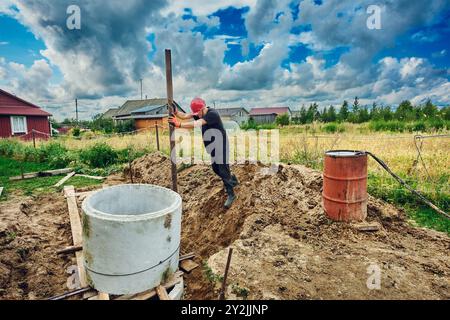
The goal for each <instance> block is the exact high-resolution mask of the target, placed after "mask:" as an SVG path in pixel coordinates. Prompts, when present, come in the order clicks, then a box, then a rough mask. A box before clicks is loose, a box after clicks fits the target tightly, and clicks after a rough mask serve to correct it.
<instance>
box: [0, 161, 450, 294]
mask: <svg viewBox="0 0 450 320" xmlns="http://www.w3.org/2000/svg"><path fill="white" fill-rule="evenodd" d="M261 169H264V167H263V166H260V165H254V164H245V165H237V166H233V168H232V170H233V173H235V174H236V175H237V177H238V179H239V180H240V185H239V186H238V187H237V188H236V193H237V195H238V199H237V200H236V202H235V203H234V204H233V206H232V208H231V209H229V210H228V211H227V210H225V209H224V208H223V203H224V202H225V192H224V190H223V185H222V182H221V181H220V179H219V178H218V177H216V176H215V174H214V173H213V171H212V170H211V169H210V167H208V166H200V165H194V166H191V167H189V168H184V169H183V170H181V171H180V172H179V174H178V185H179V192H180V194H181V196H182V198H183V221H182V243H181V250H182V253H187V252H190V251H193V252H195V253H196V254H197V257H196V261H197V262H198V263H199V264H201V267H199V268H197V269H195V270H194V271H193V272H192V273H190V274H189V275H187V277H186V283H187V288H186V289H187V294H186V298H187V299H216V298H217V288H218V285H220V281H219V280H218V279H219V277H218V276H217V275H221V274H222V273H223V269H224V264H225V261H226V254H227V250H228V247H229V246H232V247H233V248H234V254H233V259H232V263H231V269H230V274H229V282H228V284H229V286H228V290H229V292H228V293H229V295H228V296H229V297H235V298H245V297H246V298H249V299H257V298H264V299H334V298H336V299H371V298H377V299H387V298H399V299H412V298H414V299H422V298H431V299H449V298H450V283H449V274H450V259H449V258H448V252H449V251H448V250H449V249H450V239H449V237H448V236H447V235H446V234H443V233H439V232H435V231H432V230H427V229H421V228H415V227H413V226H411V225H410V224H409V223H408V221H407V220H406V218H405V216H404V214H403V213H402V212H400V211H398V210H397V209H396V208H394V207H393V206H390V205H388V204H386V203H384V202H383V201H380V200H377V199H374V198H370V199H369V208H368V219H367V220H368V221H371V222H378V223H379V225H380V226H381V229H380V230H379V231H376V232H361V231H358V230H357V229H355V228H354V227H352V226H351V225H348V224H343V223H335V222H332V221H330V220H328V219H327V218H326V217H325V215H324V212H323V210H322V207H321V188H322V178H321V174H320V173H319V172H317V171H314V170H311V169H308V168H305V167H303V166H291V165H289V166H288V165H283V166H280V168H279V170H278V172H277V173H275V174H274V175H266V174H263V173H262V170H261ZM131 171H132V174H133V179H134V181H135V182H140V183H152V184H157V185H161V186H165V187H170V185H171V180H170V160H169V159H168V158H167V157H166V156H164V155H162V154H160V153H155V154H151V155H146V156H144V157H142V158H139V159H136V160H135V161H134V162H133V163H132V169H131ZM129 173H130V172H129V171H128V170H126V171H125V172H124V174H123V175H113V176H111V177H108V179H107V180H106V182H105V184H106V185H114V184H119V183H128V182H129ZM77 191H82V190H77ZM78 204H79V205H80V202H79V203H78ZM71 243H72V239H71V232H70V225H69V216H68V211H67V204H66V200H65V198H64V196H63V195H62V194H50V195H43V196H38V197H34V198H24V197H20V198H19V197H18V198H17V199H16V198H14V199H11V200H8V201H6V202H1V203H0V299H39V298H48V297H50V296H53V295H56V294H61V293H64V292H66V291H68V288H67V286H66V283H67V278H68V277H69V274H67V271H66V270H67V269H68V267H70V266H72V265H75V259H74V255H68V256H64V257H59V256H57V255H56V253H55V252H56V251H57V250H58V249H61V248H63V247H65V246H68V245H71ZM371 265H376V266H377V267H378V268H379V271H380V272H381V288H380V290H369V289H368V288H367V285H366V282H367V279H368V277H369V274H368V273H367V271H368V267H370V266H371Z"/></svg>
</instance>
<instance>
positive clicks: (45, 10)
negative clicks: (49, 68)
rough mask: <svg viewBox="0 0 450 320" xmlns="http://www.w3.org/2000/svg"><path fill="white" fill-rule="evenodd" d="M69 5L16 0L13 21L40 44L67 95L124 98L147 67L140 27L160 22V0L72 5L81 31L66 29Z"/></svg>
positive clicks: (84, 1) (84, 0)
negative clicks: (77, 9) (77, 11)
mask: <svg viewBox="0 0 450 320" xmlns="http://www.w3.org/2000/svg"><path fill="white" fill-rule="evenodd" d="M71 4H73V1H70V0H61V1H58V2H57V3H49V2H48V1H44V0H18V1H17V3H16V5H17V8H18V9H19V13H18V14H17V18H18V19H19V20H20V21H21V22H22V23H23V24H24V25H26V26H28V27H29V28H30V29H31V31H32V32H33V33H34V34H35V35H36V36H37V37H39V38H40V39H42V41H43V42H44V43H45V46H46V47H47V49H46V50H43V51H42V52H41V54H42V55H43V56H44V57H46V58H48V59H49V60H50V61H51V62H52V63H53V64H55V65H56V66H58V68H59V69H60V70H61V72H62V74H63V75H64V80H65V83H64V85H65V87H66V90H67V92H68V94H71V95H73V96H78V97H80V98H83V97H94V98H95V97H101V96H102V95H104V94H110V95H114V94H125V93H126V92H127V91H129V90H130V88H131V86H132V85H133V82H134V81H136V80H138V79H139V78H141V77H142V75H143V73H144V72H145V70H146V69H147V68H148V66H149V63H148V59H147V54H148V51H149V42H148V41H147V39H146V36H147V34H146V31H145V30H146V29H145V28H146V27H147V26H148V25H153V24H160V23H162V20H161V16H160V14H159V10H161V9H162V8H163V7H164V6H165V5H166V1H165V0H155V1H151V2H148V1H144V0H130V1H127V2H123V1H116V0H114V1H107V2H103V1H102V2H98V1H88V0H82V1H78V2H77V5H78V6H79V7H80V9H81V30H69V29H68V28H67V27H66V20H67V18H68V14H67V13H66V10H67V8H68V6H69V5H71Z"/></svg>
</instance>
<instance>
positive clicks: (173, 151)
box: [165, 49, 178, 192]
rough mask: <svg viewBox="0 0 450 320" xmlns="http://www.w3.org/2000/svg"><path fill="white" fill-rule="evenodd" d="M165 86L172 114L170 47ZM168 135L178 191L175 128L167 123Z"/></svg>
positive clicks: (175, 189)
mask: <svg viewBox="0 0 450 320" xmlns="http://www.w3.org/2000/svg"><path fill="white" fill-rule="evenodd" d="M165 53H166V86H167V105H168V107H169V108H168V109H169V114H174V112H173V109H174V106H173V84H172V53H171V51H170V49H166V52H165ZM169 137H170V160H171V161H170V162H171V164H172V167H171V173H172V190H173V191H175V192H178V187H177V151H176V148H175V129H174V127H173V126H172V125H169Z"/></svg>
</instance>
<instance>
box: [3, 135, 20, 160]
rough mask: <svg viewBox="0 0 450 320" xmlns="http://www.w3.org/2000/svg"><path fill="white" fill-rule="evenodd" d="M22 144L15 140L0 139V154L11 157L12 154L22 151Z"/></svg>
mask: <svg viewBox="0 0 450 320" xmlns="http://www.w3.org/2000/svg"><path fill="white" fill-rule="evenodd" d="M22 149H23V145H22V144H21V143H20V142H19V141H16V140H12V139H0V156H5V157H8V158H11V157H13V156H14V154H16V153H19V152H22Z"/></svg>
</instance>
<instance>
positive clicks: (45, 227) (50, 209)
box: [0, 195, 74, 300]
mask: <svg viewBox="0 0 450 320" xmlns="http://www.w3.org/2000/svg"><path fill="white" fill-rule="evenodd" d="M0 217H1V221H0V300H1V299H44V298H48V297H50V296H52V295H54V294H56V293H63V292H65V291H67V288H66V281H67V278H68V276H69V275H68V274H67V273H66V269H67V267H69V266H70V265H72V264H74V263H73V262H72V261H71V260H70V258H67V257H58V256H57V255H56V250H58V249H61V248H63V247H65V246H68V245H70V242H71V233H70V222H69V216H68V213H67V205H66V201H65V199H64V197H63V196H61V195H47V196H39V197H37V198H27V199H25V200H23V199H19V198H18V199H11V200H8V201H6V202H1V203H0Z"/></svg>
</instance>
